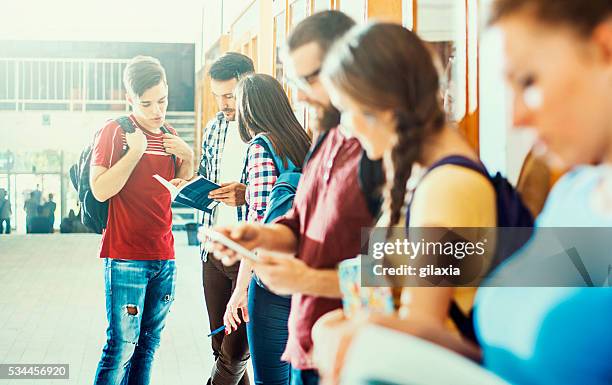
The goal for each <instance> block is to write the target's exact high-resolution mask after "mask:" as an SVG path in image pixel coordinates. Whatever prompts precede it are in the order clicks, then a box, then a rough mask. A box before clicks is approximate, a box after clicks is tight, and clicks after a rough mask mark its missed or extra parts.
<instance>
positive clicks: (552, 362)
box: [474, 166, 612, 385]
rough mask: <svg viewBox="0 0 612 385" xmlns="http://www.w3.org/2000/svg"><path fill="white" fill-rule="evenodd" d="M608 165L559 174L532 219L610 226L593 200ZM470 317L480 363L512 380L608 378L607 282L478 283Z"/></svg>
mask: <svg viewBox="0 0 612 385" xmlns="http://www.w3.org/2000/svg"><path fill="white" fill-rule="evenodd" d="M611 171H612V170H611V169H610V168H609V166H596V167H594V166H585V167H580V168H577V169H576V170H574V171H572V172H570V173H568V174H567V175H565V176H564V177H563V178H562V179H561V180H559V182H558V183H557V184H556V185H555V188H554V189H553V191H552V192H551V194H550V196H549V197H548V200H547V203H546V206H545V208H544V210H543V212H542V214H541V216H540V217H539V218H538V221H537V224H536V226H537V227H612V215H606V214H603V213H601V212H599V211H598V210H596V209H594V208H593V205H592V199H591V198H592V196H593V191H594V189H595V188H596V187H597V186H598V184H599V182H600V181H601V180H602V178H603V177H604V174H606V173H607V174H608V175H612V174H609V173H610V172H611ZM536 231H537V230H536ZM528 246H529V245H527V246H526V247H528ZM522 254H524V253H521V251H519V252H518V253H517V254H516V255H515V256H513V257H512V259H513V262H516V261H520V258H521V256H522ZM504 267H505V266H504V265H502V266H500V268H499V269H500V270H503V269H504ZM498 273H499V271H498ZM474 322H475V327H476V332H477V335H478V340H479V341H480V343H481V346H482V350H483V358H484V365H485V367H487V369H489V370H491V371H493V372H495V373H496V374H498V375H500V376H502V377H504V378H505V379H506V380H507V381H509V382H511V383H515V384H537V385H544V384H546V385H548V384H550V385H552V384H555V385H557V384H576V385H578V384H580V385H584V384H612V288H609V287H604V288H601V287H600V288H589V287H582V288H580V287H542V288H513V287H483V288H481V289H479V290H478V294H477V297H476V307H475V320H474Z"/></svg>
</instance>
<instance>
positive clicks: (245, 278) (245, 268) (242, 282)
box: [236, 259, 253, 290]
mask: <svg viewBox="0 0 612 385" xmlns="http://www.w3.org/2000/svg"><path fill="white" fill-rule="evenodd" d="M252 274H253V268H252V267H251V264H250V263H249V262H248V260H246V259H243V260H242V261H240V267H239V268H238V277H237V278H236V290H247V288H248V287H249V282H251V275H252Z"/></svg>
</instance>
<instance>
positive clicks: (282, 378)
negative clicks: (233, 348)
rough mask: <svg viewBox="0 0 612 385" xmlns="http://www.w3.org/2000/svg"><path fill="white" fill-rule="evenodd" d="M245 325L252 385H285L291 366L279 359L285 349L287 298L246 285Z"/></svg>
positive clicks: (288, 302) (252, 280)
mask: <svg viewBox="0 0 612 385" xmlns="http://www.w3.org/2000/svg"><path fill="white" fill-rule="evenodd" d="M248 297H249V305H248V306H249V318H250V320H249V322H248V323H247V324H246V325H247V338H248V340H249V348H250V349H251V358H252V359H253V375H254V377H255V384H258V385H259V384H264V385H289V380H290V377H291V366H290V365H289V363H288V362H284V361H282V360H281V356H282V355H283V352H284V351H285V347H286V346H287V338H288V337H289V332H288V330H287V320H288V319H289V311H290V310H291V298H285V297H280V296H278V295H276V294H274V293H271V292H270V291H268V290H266V289H264V288H263V287H261V286H259V285H258V284H257V282H256V281H255V279H251V283H250V284H249V296H248Z"/></svg>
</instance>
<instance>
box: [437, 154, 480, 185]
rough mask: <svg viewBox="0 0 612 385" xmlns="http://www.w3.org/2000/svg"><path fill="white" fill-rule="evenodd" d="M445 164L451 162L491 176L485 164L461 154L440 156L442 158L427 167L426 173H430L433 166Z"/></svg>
mask: <svg viewBox="0 0 612 385" xmlns="http://www.w3.org/2000/svg"><path fill="white" fill-rule="evenodd" d="M447 164H452V165H455V166H460V167H465V168H469V169H470V170H474V171H476V172H479V173H481V174H482V175H484V176H485V177H487V179H490V178H491V176H490V175H489V172H488V171H487V169H486V168H485V166H484V165H483V164H482V163H481V162H476V161H474V160H472V159H469V158H466V157H465V156H462V155H451V156H447V157H445V158H442V159H440V160H438V161H437V162H434V164H432V165H431V166H429V168H428V169H427V172H426V174H428V173H430V172H431V171H432V170H433V169H435V168H438V167H441V166H445V165H447Z"/></svg>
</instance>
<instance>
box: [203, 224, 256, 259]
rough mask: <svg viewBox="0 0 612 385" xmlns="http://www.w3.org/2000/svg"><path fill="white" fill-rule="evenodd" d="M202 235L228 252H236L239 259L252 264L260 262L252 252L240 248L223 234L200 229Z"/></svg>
mask: <svg viewBox="0 0 612 385" xmlns="http://www.w3.org/2000/svg"><path fill="white" fill-rule="evenodd" d="M201 231H202V233H203V234H204V235H205V236H206V237H207V238H209V239H210V240H212V241H213V242H217V243H220V244H222V245H223V246H225V247H227V248H228V249H230V250H233V251H234V252H236V253H237V254H238V255H239V256H240V257H244V258H246V259H248V260H251V261H253V262H260V261H261V260H260V258H259V256H258V255H257V254H255V253H254V252H253V251H251V250H249V249H247V248H246V247H244V246H242V245H241V244H239V243H237V242H235V241H233V240H232V239H230V238H228V237H227V236H225V235H224V234H222V233H220V232H218V231H215V230H213V229H211V228H206V227H205V228H202V230H201Z"/></svg>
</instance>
